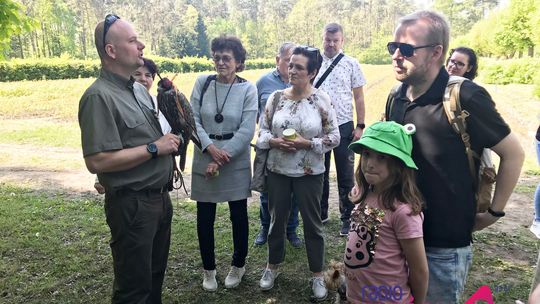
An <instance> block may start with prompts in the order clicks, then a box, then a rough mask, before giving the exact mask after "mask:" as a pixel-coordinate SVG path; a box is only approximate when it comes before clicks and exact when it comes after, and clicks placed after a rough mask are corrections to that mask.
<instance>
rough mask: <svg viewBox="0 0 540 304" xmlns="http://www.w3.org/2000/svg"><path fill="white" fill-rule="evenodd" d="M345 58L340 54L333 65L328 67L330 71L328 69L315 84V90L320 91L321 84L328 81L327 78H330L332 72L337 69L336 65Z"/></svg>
mask: <svg viewBox="0 0 540 304" xmlns="http://www.w3.org/2000/svg"><path fill="white" fill-rule="evenodd" d="M343 57H345V55H343V53H339V55H338V56H337V57H336V59H334V61H332V64H331V65H330V66H329V67H328V69H326V71H325V72H324V74H323V75H322V76H321V78H319V80H318V81H317V83H316V84H315V88H317V89H318V88H319V87H320V86H321V84H323V82H324V81H325V80H326V77H328V75H330V73H331V72H332V70H333V69H334V68H335V67H336V65H337V64H338V63H339V61H340V60H341V58H343Z"/></svg>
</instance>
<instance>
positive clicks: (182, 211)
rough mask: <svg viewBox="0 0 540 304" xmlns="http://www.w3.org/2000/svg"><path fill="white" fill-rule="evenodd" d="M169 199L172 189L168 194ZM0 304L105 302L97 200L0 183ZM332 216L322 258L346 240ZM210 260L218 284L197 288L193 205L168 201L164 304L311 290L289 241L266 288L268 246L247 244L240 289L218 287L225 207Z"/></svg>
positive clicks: (105, 255) (257, 299) (223, 267)
mask: <svg viewBox="0 0 540 304" xmlns="http://www.w3.org/2000/svg"><path fill="white" fill-rule="evenodd" d="M172 196H174V194H173V195H172ZM0 202H1V204H0V216H1V218H2V220H1V221H0V239H1V240H2V241H1V242H0V256H1V257H2V259H1V260H0V290H1V291H2V294H0V302H4V303H108V302H110V300H109V295H110V288H111V283H112V260H111V255H110V249H109V246H108V239H109V232H108V227H107V225H106V223H105V216H104V212H103V207H102V203H101V201H99V200H97V199H96V198H95V197H91V196H88V197H84V196H82V197H75V198H74V197H69V196H66V195H62V194H54V193H44V192H40V193H38V192H34V191H33V190H32V189H25V188H18V187H14V186H9V185H5V184H4V185H0ZM249 217H250V232H251V235H250V244H251V241H252V239H253V237H254V234H255V233H256V232H257V231H258V227H259V222H258V204H253V205H250V207H249ZM338 228H339V227H338V223H337V221H336V220H334V221H333V222H331V223H330V224H329V225H328V226H326V233H325V234H326V235H325V237H326V240H327V247H326V254H327V259H331V258H334V259H339V258H340V257H341V255H342V251H343V250H344V239H343V238H340V237H339V236H337V231H338ZM215 233H216V262H217V270H218V281H219V284H220V286H221V288H219V289H218V291H217V292H216V293H207V292H204V291H203V290H202V288H201V282H202V275H201V269H202V263H201V261H200V257H199V249H198V242H197V235H196V208H195V203H194V202H191V201H180V202H178V201H177V202H174V217H173V232H172V244H171V250H170V256H169V267H168V272H167V277H166V281H165V286H164V302H165V303H234V302H236V303H266V302H267V300H275V301H276V303H298V302H302V301H304V300H307V299H308V298H309V296H310V294H311V291H310V288H309V285H308V281H307V279H308V278H309V277H310V273H309V271H308V267H307V257H306V253H305V247H304V248H302V249H295V248H293V247H291V246H290V245H287V248H286V250H287V255H286V259H285V262H284V264H283V267H282V271H283V274H282V276H281V277H280V278H279V279H278V280H277V281H276V286H275V288H274V289H273V290H272V291H270V292H264V293H263V292H261V291H260V290H259V287H258V282H259V279H260V275H261V271H262V269H263V268H264V266H265V261H266V254H267V251H266V246H263V247H253V246H252V247H250V249H249V255H248V258H247V273H246V276H245V279H244V282H243V283H242V288H239V289H237V290H232V291H228V290H225V289H223V288H222V287H223V280H224V279H225V275H226V274H227V272H228V269H229V267H230V260H231V253H232V239H231V227H230V221H229V214H228V207H227V205H226V204H220V205H219V207H218V210H217V218H216V226H215Z"/></svg>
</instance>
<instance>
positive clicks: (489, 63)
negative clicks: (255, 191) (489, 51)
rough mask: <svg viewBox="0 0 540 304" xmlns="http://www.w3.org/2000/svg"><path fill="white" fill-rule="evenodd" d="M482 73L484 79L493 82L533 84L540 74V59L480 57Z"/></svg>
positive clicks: (486, 81)
mask: <svg viewBox="0 0 540 304" xmlns="http://www.w3.org/2000/svg"><path fill="white" fill-rule="evenodd" d="M479 66H480V75H481V77H482V81H483V82H485V83H492V84H509V83H521V84H533V83H534V81H535V75H536V78H537V77H538V76H540V75H538V74H536V73H537V71H539V70H540V59H536V58H521V59H510V60H495V59H489V58H481V59H480V64H479Z"/></svg>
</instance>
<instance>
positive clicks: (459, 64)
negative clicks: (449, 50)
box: [448, 59, 465, 69]
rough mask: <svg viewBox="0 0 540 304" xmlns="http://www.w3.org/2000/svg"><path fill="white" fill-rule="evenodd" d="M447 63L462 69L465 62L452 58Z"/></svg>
mask: <svg viewBox="0 0 540 304" xmlns="http://www.w3.org/2000/svg"><path fill="white" fill-rule="evenodd" d="M448 65H453V66H455V67H457V68H458V69H463V67H465V63H463V62H461V61H457V60H454V59H450V60H448Z"/></svg>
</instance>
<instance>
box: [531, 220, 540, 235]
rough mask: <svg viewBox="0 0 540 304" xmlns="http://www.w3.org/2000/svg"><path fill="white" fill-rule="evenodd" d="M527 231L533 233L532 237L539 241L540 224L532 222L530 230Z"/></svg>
mask: <svg viewBox="0 0 540 304" xmlns="http://www.w3.org/2000/svg"><path fill="white" fill-rule="evenodd" d="M529 230H530V231H531V232H532V233H534V235H535V236H536V237H537V238H539V239H540V222H539V221H533V223H532V225H531V228H529Z"/></svg>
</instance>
